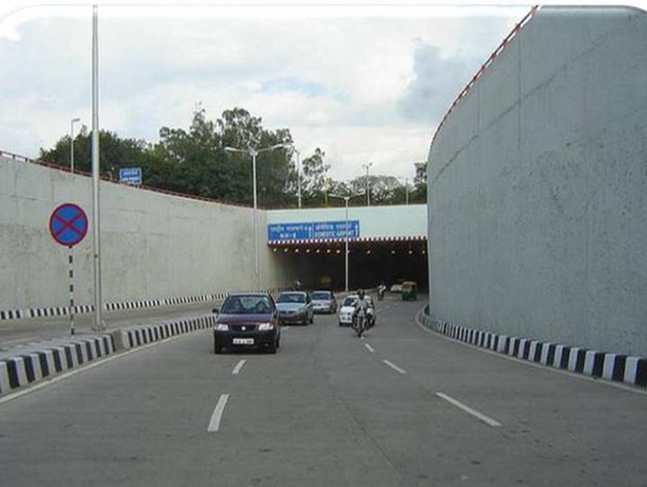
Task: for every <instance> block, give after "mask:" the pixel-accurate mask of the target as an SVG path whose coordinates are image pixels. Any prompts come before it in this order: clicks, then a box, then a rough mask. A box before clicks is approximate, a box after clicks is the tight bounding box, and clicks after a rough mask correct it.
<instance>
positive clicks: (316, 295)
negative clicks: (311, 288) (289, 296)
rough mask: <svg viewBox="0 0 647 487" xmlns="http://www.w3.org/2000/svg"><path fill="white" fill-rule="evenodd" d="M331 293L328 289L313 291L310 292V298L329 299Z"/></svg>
mask: <svg viewBox="0 0 647 487" xmlns="http://www.w3.org/2000/svg"><path fill="white" fill-rule="evenodd" d="M331 297H332V296H331V295H330V292H329V291H315V292H314V293H312V299H318V300H322V301H323V300H326V299H331Z"/></svg>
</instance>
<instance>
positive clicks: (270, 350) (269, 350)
mask: <svg viewBox="0 0 647 487" xmlns="http://www.w3.org/2000/svg"><path fill="white" fill-rule="evenodd" d="M277 348H279V347H278V345H277V343H276V340H274V341H272V343H270V344H269V345H268V347H267V353H272V354H274V353H276V349H277Z"/></svg>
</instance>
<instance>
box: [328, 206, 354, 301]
mask: <svg viewBox="0 0 647 487" xmlns="http://www.w3.org/2000/svg"><path fill="white" fill-rule="evenodd" d="M330 196H331V198H339V199H342V200H344V203H345V205H346V232H345V233H346V237H345V239H344V240H345V242H346V244H345V248H346V252H345V260H344V282H345V284H344V291H345V292H348V232H349V230H348V200H350V196H339V195H336V194H331V195H330Z"/></svg>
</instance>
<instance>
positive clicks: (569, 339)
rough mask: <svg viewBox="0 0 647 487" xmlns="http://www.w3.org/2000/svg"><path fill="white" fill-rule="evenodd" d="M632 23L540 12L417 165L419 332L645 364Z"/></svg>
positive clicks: (642, 137) (646, 127)
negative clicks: (422, 249)
mask: <svg viewBox="0 0 647 487" xmlns="http://www.w3.org/2000/svg"><path fill="white" fill-rule="evenodd" d="M645 87H647V14H645V13H643V12H640V11H637V10H633V9H620V8H612V9H591V10H584V9H581V8H580V9H569V8H543V9H541V10H539V12H538V13H537V14H536V15H535V16H534V18H533V19H531V20H530V22H529V23H528V24H526V25H525V27H524V28H523V29H522V30H521V31H520V32H519V34H518V35H517V36H516V37H514V38H513V39H512V41H511V42H510V43H509V44H508V46H507V47H506V48H505V49H504V50H503V52H502V53H501V54H500V55H499V56H498V58H497V59H496V60H495V61H494V62H493V63H492V65H490V67H489V68H488V69H487V70H486V71H485V72H484V74H483V75H482V76H481V77H480V79H479V80H478V81H477V82H476V84H475V85H474V86H473V88H472V89H471V91H469V93H468V94H467V96H466V97H465V98H464V99H463V100H462V101H461V102H460V103H459V104H458V105H457V106H456V108H455V109H454V110H453V112H452V113H451V114H450V115H449V117H448V118H447V120H446V121H445V124H444V125H443V126H442V128H441V130H440V131H439V132H438V134H437V136H436V139H435V141H434V143H433V145H432V147H431V149H430V154H429V169H428V184H429V201H428V203H429V247H430V249H429V275H430V307H431V313H432V315H433V319H434V320H437V321H439V322H450V323H456V324H457V325H459V326H462V327H465V328H470V329H481V330H489V331H491V332H494V333H497V334H503V335H509V336H520V337H528V338H531V339H535V340H539V341H541V342H546V343H563V344H570V345H572V346H579V347H582V348H587V349H592V350H604V351H617V352H620V353H623V354H627V355H637V356H643V357H645V356H647V299H646V296H647V224H646V222H647V143H646V142H645V141H647V89H646V88H645Z"/></svg>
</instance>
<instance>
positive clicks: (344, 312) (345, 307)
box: [339, 294, 359, 326]
mask: <svg viewBox="0 0 647 487" xmlns="http://www.w3.org/2000/svg"><path fill="white" fill-rule="evenodd" d="M358 300H359V296H358V295H357V294H349V295H348V296H346V297H345V298H344V301H343V302H342V303H341V306H340V307H339V326H350V325H351V324H352V323H353V311H355V303H356V302H357V301H358Z"/></svg>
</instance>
